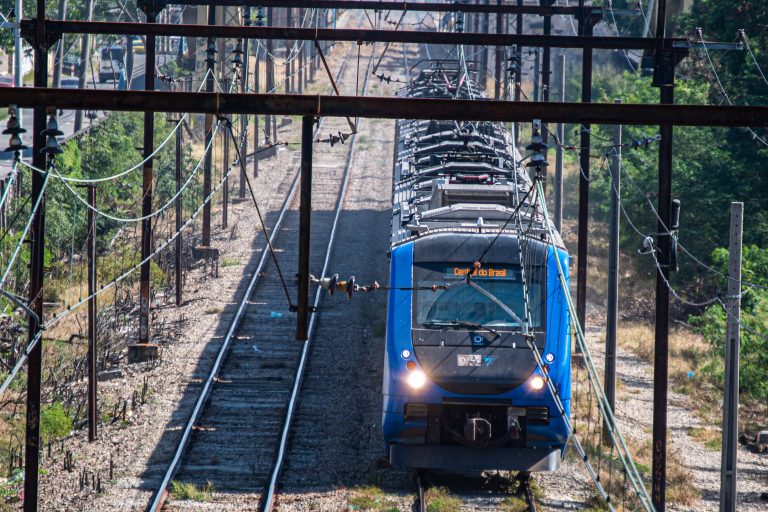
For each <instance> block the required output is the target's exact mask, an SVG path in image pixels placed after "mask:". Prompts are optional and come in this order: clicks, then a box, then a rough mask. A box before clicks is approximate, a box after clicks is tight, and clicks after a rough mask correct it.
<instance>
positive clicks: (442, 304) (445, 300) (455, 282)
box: [413, 263, 545, 330]
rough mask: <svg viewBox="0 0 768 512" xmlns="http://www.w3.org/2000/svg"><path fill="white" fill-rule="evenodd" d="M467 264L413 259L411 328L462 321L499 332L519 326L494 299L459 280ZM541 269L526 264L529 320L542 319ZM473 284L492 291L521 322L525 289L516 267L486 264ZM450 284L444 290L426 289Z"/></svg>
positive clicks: (539, 324)
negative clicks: (412, 326) (412, 321)
mask: <svg viewBox="0 0 768 512" xmlns="http://www.w3.org/2000/svg"><path fill="white" fill-rule="evenodd" d="M470 269H471V265H464V264H461V263H456V264H454V263H449V264H446V263H415V264H414V268H413V279H414V286H415V288H416V290H415V291H414V293H413V320H414V327H417V328H426V329H431V328H444V327H450V326H452V325H453V326H457V327H460V326H461V325H462V324H464V323H471V324H481V325H484V326H487V327H493V328H498V329H502V330H520V329H521V326H520V325H519V324H518V322H517V321H516V320H514V319H513V318H512V317H511V316H510V315H509V314H508V313H507V312H506V311H504V309H502V308H501V306H499V305H498V304H497V303H496V302H494V301H493V300H491V299H490V298H488V297H486V296H485V295H483V294H482V293H480V292H479V291H478V290H476V289H474V288H472V287H471V286H469V285H467V284H465V283H463V281H464V280H465V279H466V273H467V272H469V271H470ZM543 279H544V275H543V271H542V268H541V267H530V268H529V267H526V283H527V295H528V301H527V302H528V307H529V308H530V317H531V324H532V325H530V326H529V328H533V329H539V328H541V327H542V323H543V320H544V319H543V318H542V317H543V314H542V313H543V311H544V295H545V294H544V293H543V284H542V280H543ZM472 280H473V282H475V283H476V284H477V285H479V286H481V287H483V288H484V289H485V290H487V291H488V292H490V293H491V294H493V295H494V296H495V297H496V298H497V299H499V300H500V301H501V302H503V303H504V304H505V305H506V306H507V307H509V308H510V309H511V310H512V311H514V312H515V314H516V315H517V316H518V317H519V318H520V319H522V320H525V316H526V315H525V304H526V297H525V293H526V287H524V286H523V281H522V272H521V271H520V266H519V265H486V266H485V267H484V268H482V269H481V272H479V275H476V276H473V277H472ZM447 283H451V284H452V286H451V287H450V288H448V289H440V288H436V289H435V290H434V291H433V290H432V288H431V287H433V286H438V287H439V286H441V285H445V284H447Z"/></svg>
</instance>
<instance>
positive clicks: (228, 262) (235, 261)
mask: <svg viewBox="0 0 768 512" xmlns="http://www.w3.org/2000/svg"><path fill="white" fill-rule="evenodd" d="M239 264H240V259H239V258H222V259H221V263H219V266H220V267H221V268H226V267H235V266H237V265H239Z"/></svg>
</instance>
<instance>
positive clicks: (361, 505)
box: [349, 485, 397, 512]
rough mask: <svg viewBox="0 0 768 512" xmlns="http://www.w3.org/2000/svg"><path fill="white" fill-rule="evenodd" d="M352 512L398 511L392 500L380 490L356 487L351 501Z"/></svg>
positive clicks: (370, 486) (370, 487)
mask: <svg viewBox="0 0 768 512" xmlns="http://www.w3.org/2000/svg"><path fill="white" fill-rule="evenodd" d="M349 509H350V510H361V511H363V510H364V511H371V512H390V511H392V510H395V511H396V510H397V507H396V506H395V503H394V501H393V500H392V499H390V498H387V496H386V495H385V494H384V491H382V490H381V489H380V488H378V487H375V486H372V485H369V486H367V487H356V488H355V489H353V490H352V498H350V500H349Z"/></svg>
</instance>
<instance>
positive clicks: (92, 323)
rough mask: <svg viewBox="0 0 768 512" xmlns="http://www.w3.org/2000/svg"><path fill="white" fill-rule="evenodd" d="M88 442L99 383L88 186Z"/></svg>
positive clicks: (93, 238) (91, 198) (90, 190)
mask: <svg viewBox="0 0 768 512" xmlns="http://www.w3.org/2000/svg"><path fill="white" fill-rule="evenodd" d="M88 204H90V205H91V208H89V209H88V297H89V299H88V441H89V442H91V443H92V442H94V441H95V440H96V429H97V427H98V422H99V418H98V406H97V400H98V398H97V390H96V386H97V381H98V375H97V373H96V335H97V329H96V296H95V295H94V294H95V293H96V288H97V283H96V258H97V256H96V213H95V212H94V211H93V209H92V208H95V207H96V187H95V185H94V184H93V183H91V184H89V185H88Z"/></svg>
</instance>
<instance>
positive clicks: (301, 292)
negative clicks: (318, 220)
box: [296, 116, 315, 341]
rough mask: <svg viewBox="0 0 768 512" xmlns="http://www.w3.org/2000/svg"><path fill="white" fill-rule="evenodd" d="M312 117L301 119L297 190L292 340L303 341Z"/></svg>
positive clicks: (306, 313)
mask: <svg viewBox="0 0 768 512" xmlns="http://www.w3.org/2000/svg"><path fill="white" fill-rule="evenodd" d="M314 123H315V119H314V117H313V116H304V117H302V119H301V189H300V192H299V271H298V273H297V274H296V275H297V277H298V297H297V299H296V340H297V341H306V339H307V336H308V335H307V330H308V328H309V264H310V247H311V242H310V241H311V236H310V228H311V216H312V127H313V126H314Z"/></svg>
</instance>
